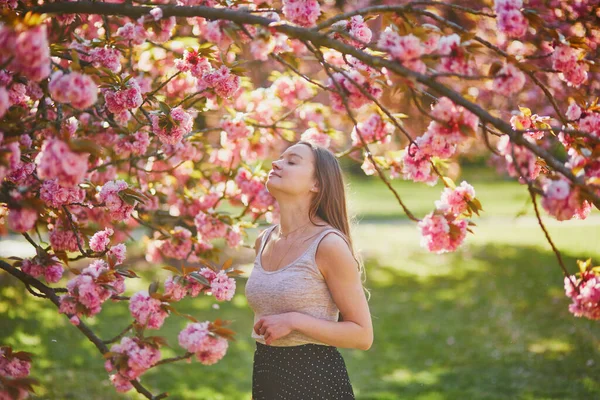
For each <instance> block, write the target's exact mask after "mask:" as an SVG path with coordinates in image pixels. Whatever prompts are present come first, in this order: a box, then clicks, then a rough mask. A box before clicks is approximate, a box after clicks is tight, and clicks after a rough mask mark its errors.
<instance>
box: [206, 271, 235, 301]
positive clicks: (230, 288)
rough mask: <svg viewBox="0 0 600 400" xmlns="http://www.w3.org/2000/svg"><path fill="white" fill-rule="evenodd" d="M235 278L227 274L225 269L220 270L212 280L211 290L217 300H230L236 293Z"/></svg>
mask: <svg viewBox="0 0 600 400" xmlns="http://www.w3.org/2000/svg"><path fill="white" fill-rule="evenodd" d="M235 287H236V284H235V279H233V278H230V277H228V276H227V274H226V273H225V271H219V273H218V274H217V275H216V276H215V278H214V279H213V280H212V281H211V282H210V290H211V292H212V294H213V295H214V296H215V298H216V299H217V300H220V301H229V300H231V299H232V298H233V295H234V294H235Z"/></svg>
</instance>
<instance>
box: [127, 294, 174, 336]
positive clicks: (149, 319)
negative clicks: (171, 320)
mask: <svg viewBox="0 0 600 400" xmlns="http://www.w3.org/2000/svg"><path fill="white" fill-rule="evenodd" d="M162 305H163V303H162V301H160V300H158V299H155V298H153V297H151V296H150V295H149V294H148V291H147V290H142V291H140V292H137V293H136V294H134V295H133V296H131V299H130V300H129V311H131V315H132V316H133V318H134V319H135V320H136V321H137V323H138V324H140V325H141V326H143V327H145V328H148V329H160V327H161V326H162V325H163V323H164V321H165V318H167V317H168V316H169V312H168V311H166V310H165V309H164V308H163V306H162Z"/></svg>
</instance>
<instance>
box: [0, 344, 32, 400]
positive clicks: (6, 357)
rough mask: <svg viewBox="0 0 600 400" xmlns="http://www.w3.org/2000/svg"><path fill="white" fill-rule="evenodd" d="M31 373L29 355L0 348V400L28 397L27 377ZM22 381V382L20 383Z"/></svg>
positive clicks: (9, 348)
mask: <svg viewBox="0 0 600 400" xmlns="http://www.w3.org/2000/svg"><path fill="white" fill-rule="evenodd" d="M30 371H31V354H30V353H25V352H20V351H13V349H12V347H10V346H2V347H0V381H2V382H3V385H0V399H2V400H23V399H26V398H28V397H29V391H28V389H27V386H28V384H29V383H28V382H26V381H27V377H28V376H29V373H30ZM20 380H22V381H20Z"/></svg>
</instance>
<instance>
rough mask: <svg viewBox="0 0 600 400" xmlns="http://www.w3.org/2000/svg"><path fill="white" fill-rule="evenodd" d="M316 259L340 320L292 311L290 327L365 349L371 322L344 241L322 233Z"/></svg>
mask: <svg viewBox="0 0 600 400" xmlns="http://www.w3.org/2000/svg"><path fill="white" fill-rule="evenodd" d="M316 261H317V266H318V267H319V269H320V270H321V272H322V274H323V276H324V277H325V281H326V282H327V286H328V287H329V291H330V292H331V295H332V297H333V300H334V301H335V304H336V305H337V307H338V309H339V310H340V313H341V314H342V316H343V317H344V320H343V321H341V322H332V321H326V320H323V319H318V318H315V317H312V316H310V315H307V314H302V313H292V315H291V321H292V322H291V324H292V327H293V329H294V330H297V331H299V332H302V333H303V334H305V335H308V336H310V337H312V338H314V339H316V340H318V341H320V342H323V343H327V344H329V345H331V346H336V347H342V348H356V349H361V350H368V349H369V348H371V345H372V344H373V323H372V321H371V313H370V311H369V305H368V302H367V299H366V297H365V294H364V291H363V288H362V283H361V280H360V273H359V271H358V265H357V263H356V260H355V259H354V257H353V256H352V252H351V251H350V248H349V247H348V244H347V243H346V241H345V240H344V239H342V238H341V237H339V236H338V235H336V234H328V235H326V236H325V237H324V238H323V240H321V243H320V244H319V247H318V249H317V255H316Z"/></svg>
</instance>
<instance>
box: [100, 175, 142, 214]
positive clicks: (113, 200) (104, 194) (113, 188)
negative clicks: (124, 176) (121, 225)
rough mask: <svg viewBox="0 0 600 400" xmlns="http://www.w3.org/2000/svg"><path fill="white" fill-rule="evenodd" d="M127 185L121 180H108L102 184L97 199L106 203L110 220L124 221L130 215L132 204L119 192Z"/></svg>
mask: <svg viewBox="0 0 600 400" xmlns="http://www.w3.org/2000/svg"><path fill="white" fill-rule="evenodd" d="M128 187H129V185H127V182H125V181H123V180H116V181H109V182H106V183H105V184H104V186H102V189H101V190H100V193H99V194H98V199H99V200H100V201H101V202H104V203H106V209H107V210H108V212H109V215H110V218H111V219H112V220H119V221H125V220H126V219H127V218H129V217H130V216H131V213H132V212H133V209H134V206H133V205H131V204H128V203H126V202H125V201H124V200H123V199H122V198H121V196H119V192H120V191H122V190H125V189H127V188H128Z"/></svg>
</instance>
